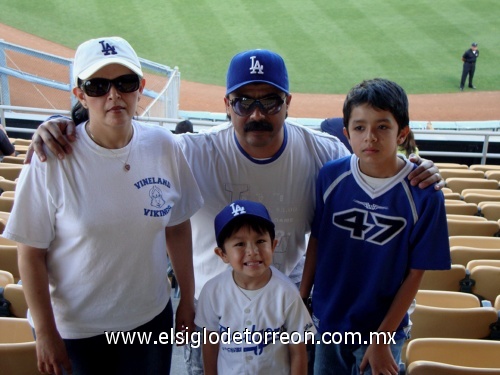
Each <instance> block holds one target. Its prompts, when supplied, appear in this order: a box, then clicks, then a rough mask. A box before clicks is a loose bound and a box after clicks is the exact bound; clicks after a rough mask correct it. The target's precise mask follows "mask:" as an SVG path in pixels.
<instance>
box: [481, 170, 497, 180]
mask: <svg viewBox="0 0 500 375" xmlns="http://www.w3.org/2000/svg"><path fill="white" fill-rule="evenodd" d="M484 177H486V178H487V179H488V180H497V181H500V170H493V171H486V172H484Z"/></svg>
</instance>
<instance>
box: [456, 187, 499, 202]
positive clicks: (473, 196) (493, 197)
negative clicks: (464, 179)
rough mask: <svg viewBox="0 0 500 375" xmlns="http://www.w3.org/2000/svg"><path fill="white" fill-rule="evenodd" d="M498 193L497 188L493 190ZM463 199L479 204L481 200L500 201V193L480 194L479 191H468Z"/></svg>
mask: <svg viewBox="0 0 500 375" xmlns="http://www.w3.org/2000/svg"><path fill="white" fill-rule="evenodd" d="M491 191H492V192H493V193H496V190H491ZM463 200H464V201H465V202H467V203H475V204H479V203H481V202H500V195H498V194H484V193H481V194H478V193H467V194H466V195H465V196H463Z"/></svg>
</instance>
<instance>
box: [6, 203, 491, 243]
mask: <svg viewBox="0 0 500 375" xmlns="http://www.w3.org/2000/svg"><path fill="white" fill-rule="evenodd" d="M0 198H1V197H0ZM467 217H468V218H469V219H467V220H464V219H462V220H458V219H447V220H446V221H447V224H448V235H449V236H460V235H462V236H494V235H495V234H497V233H498V231H499V229H500V227H499V226H498V222H496V221H490V220H486V221H477V220H471V219H470V218H474V217H477V216H467Z"/></svg>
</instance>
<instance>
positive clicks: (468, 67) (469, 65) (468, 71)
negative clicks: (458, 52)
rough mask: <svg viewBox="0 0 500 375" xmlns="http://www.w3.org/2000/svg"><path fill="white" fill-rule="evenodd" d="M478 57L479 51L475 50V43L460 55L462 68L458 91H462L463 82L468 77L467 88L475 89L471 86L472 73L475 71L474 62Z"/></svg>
mask: <svg viewBox="0 0 500 375" xmlns="http://www.w3.org/2000/svg"><path fill="white" fill-rule="evenodd" d="M478 57H479V50H478V49H477V43H476V42H474V43H472V44H471V47H470V48H469V49H468V50H467V51H465V52H464V54H463V55H462V61H463V62H464V65H463V68H462V79H461V80H460V91H464V86H465V80H466V79H467V76H469V88H471V89H475V88H476V86H474V85H473V84H472V79H473V78H474V73H475V71H476V61H477V58H478Z"/></svg>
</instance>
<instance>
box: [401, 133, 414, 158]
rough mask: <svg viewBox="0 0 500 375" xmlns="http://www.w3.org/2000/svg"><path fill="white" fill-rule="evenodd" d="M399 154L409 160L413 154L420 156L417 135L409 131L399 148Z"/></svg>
mask: <svg viewBox="0 0 500 375" xmlns="http://www.w3.org/2000/svg"><path fill="white" fill-rule="evenodd" d="M398 154H401V155H404V156H405V158H407V159H408V158H409V157H410V155H411V154H414V155H418V147H417V143H416V142H415V135H414V134H413V131H412V130H411V129H409V130H408V134H407V135H406V138H405V140H404V141H403V142H402V143H401V144H400V145H399V146H398Z"/></svg>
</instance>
